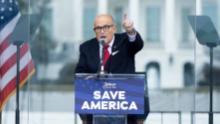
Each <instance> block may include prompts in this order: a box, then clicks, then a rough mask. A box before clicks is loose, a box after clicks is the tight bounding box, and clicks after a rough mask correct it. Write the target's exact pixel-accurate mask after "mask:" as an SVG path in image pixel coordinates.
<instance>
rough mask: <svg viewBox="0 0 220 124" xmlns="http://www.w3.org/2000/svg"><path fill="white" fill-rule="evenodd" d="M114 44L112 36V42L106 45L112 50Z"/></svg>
mask: <svg viewBox="0 0 220 124" xmlns="http://www.w3.org/2000/svg"><path fill="white" fill-rule="evenodd" d="M114 42H115V35H114V36H113V38H112V41H111V42H110V43H109V44H108V45H109V47H110V48H112V46H113V44H114Z"/></svg>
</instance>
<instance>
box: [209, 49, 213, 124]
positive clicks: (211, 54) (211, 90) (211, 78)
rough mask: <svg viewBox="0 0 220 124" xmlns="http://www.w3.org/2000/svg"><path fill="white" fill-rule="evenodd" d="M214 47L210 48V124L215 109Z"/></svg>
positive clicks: (210, 123)
mask: <svg viewBox="0 0 220 124" xmlns="http://www.w3.org/2000/svg"><path fill="white" fill-rule="evenodd" d="M212 66H213V47H212V46H210V67H209V74H210V77H209V80H210V84H209V92H210V94H209V95H210V99H209V100H210V105H209V124H213V107H212V105H213V104H212V101H213V100H212V99H213V98H212V96H213V95H212V94H213V69H212Z"/></svg>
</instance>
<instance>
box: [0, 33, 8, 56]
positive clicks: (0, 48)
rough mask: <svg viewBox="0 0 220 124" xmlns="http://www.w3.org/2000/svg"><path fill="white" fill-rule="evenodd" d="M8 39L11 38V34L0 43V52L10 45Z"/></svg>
mask: <svg viewBox="0 0 220 124" xmlns="http://www.w3.org/2000/svg"><path fill="white" fill-rule="evenodd" d="M8 40H9V36H7V37H6V39H5V40H4V41H3V42H2V43H1V44H0V54H2V53H3V51H5V49H6V48H8V46H9V43H8Z"/></svg>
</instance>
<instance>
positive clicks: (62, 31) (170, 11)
mask: <svg viewBox="0 0 220 124" xmlns="http://www.w3.org/2000/svg"><path fill="white" fill-rule="evenodd" d="M18 2H19V5H20V11H21V13H22V14H27V13H29V14H40V15H41V17H42V20H41V18H40V19H36V21H41V23H40V26H39V28H38V29H37V31H36V32H35V33H34V34H31V38H30V41H29V44H30V46H31V47H30V49H31V54H32V58H33V60H34V63H35V68H36V72H35V74H34V75H33V76H32V78H30V79H29V80H28V82H27V83H26V85H25V86H24V87H23V88H22V91H21V94H20V102H21V103H20V104H21V105H20V108H21V123H22V124H61V123H65V124H81V120H80V119H79V116H78V115H77V114H76V113H74V81H73V78H74V69H75V66H76V64H77V62H78V54H79V45H80V44H81V43H82V42H84V41H85V40H88V39H91V38H93V37H94V36H95V34H94V32H93V21H94V18H95V16H96V15H97V14H101V13H110V14H112V15H113V17H114V19H115V22H116V26H117V32H123V28H122V23H121V22H122V17H123V14H125V13H127V14H128V16H129V17H130V18H131V20H133V21H134V25H135V28H136V29H137V31H138V32H139V33H140V34H141V36H142V38H143V40H144V48H143V50H142V51H141V52H139V53H138V54H137V56H136V71H137V72H146V74H147V83H148V94H149V100H150V110H151V112H150V114H149V116H148V118H147V119H146V120H145V124H208V111H209V87H208V85H209V77H210V76H209V49H208V48H207V47H205V46H202V45H200V44H199V43H198V41H197V39H196V37H195V35H194V34H193V31H192V29H191V27H190V25H189V22H188V20H187V16H188V15H195V14H197V15H208V16H210V18H211V19H212V21H213V23H214V25H215V27H216V29H217V30H218V32H220V1H219V0H193V1H192V0H120V1H119V0H18ZM213 71H214V94H213V110H214V124H219V123H220V88H219V86H220V76H219V75H220V48H219V47H216V48H215V49H214V68H213ZM14 111H15V97H14V96H12V97H11V98H10V100H9V102H8V103H7V104H6V106H5V107H4V109H3V111H2V124H12V123H14V117H15V115H14Z"/></svg>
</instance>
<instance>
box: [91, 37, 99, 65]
mask: <svg viewBox="0 0 220 124" xmlns="http://www.w3.org/2000/svg"><path fill="white" fill-rule="evenodd" d="M90 51H91V54H92V57H93V59H92V60H93V61H94V63H95V65H96V66H97V67H98V66H99V63H100V57H99V43H98V41H97V40H94V42H93V45H92V49H91V50H90Z"/></svg>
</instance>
